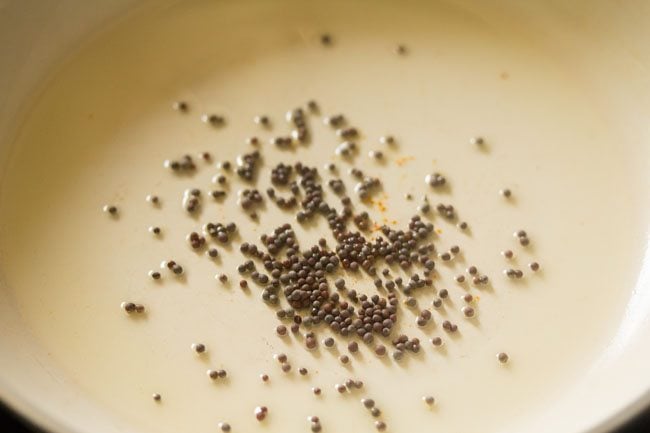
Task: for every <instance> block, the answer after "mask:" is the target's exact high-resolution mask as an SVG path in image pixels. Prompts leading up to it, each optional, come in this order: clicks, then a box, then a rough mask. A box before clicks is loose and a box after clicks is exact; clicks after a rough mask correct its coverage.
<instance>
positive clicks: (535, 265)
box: [528, 262, 539, 272]
mask: <svg viewBox="0 0 650 433" xmlns="http://www.w3.org/2000/svg"><path fill="white" fill-rule="evenodd" d="M528 267H529V268H530V270H531V271H533V272H537V271H538V270H539V263H537V262H532V263H529V264H528Z"/></svg>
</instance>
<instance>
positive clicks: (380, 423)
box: [375, 421, 386, 431]
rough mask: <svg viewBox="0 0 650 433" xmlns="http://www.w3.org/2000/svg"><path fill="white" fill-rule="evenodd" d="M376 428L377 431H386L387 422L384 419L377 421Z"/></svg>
mask: <svg viewBox="0 0 650 433" xmlns="http://www.w3.org/2000/svg"><path fill="white" fill-rule="evenodd" d="M375 428H376V429H377V431H384V430H386V423H385V422H383V421H375Z"/></svg>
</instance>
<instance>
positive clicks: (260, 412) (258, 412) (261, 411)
mask: <svg viewBox="0 0 650 433" xmlns="http://www.w3.org/2000/svg"><path fill="white" fill-rule="evenodd" d="M267 412H268V409H267V408H266V406H257V407H256V408H255V411H254V413H255V418H256V419H257V420H258V421H264V418H266V414H267Z"/></svg>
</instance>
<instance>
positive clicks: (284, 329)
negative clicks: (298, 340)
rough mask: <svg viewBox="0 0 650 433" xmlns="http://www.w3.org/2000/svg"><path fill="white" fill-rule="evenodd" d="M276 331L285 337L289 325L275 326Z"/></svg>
mask: <svg viewBox="0 0 650 433" xmlns="http://www.w3.org/2000/svg"><path fill="white" fill-rule="evenodd" d="M275 332H276V333H277V334H278V335H279V336H281V337H283V336H285V335H287V327H286V326H284V325H278V326H277V328H275Z"/></svg>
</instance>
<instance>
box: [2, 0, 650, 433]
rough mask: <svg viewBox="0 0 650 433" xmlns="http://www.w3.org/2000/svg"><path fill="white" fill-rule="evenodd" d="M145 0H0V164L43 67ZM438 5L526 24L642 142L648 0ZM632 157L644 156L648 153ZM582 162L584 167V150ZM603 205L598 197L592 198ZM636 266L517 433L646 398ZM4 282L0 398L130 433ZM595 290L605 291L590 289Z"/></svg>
mask: <svg viewBox="0 0 650 433" xmlns="http://www.w3.org/2000/svg"><path fill="white" fill-rule="evenodd" d="M144 3H146V2H140V1H137V0H102V1H92V2H90V1H81V0H50V1H39V0H0V162H1V163H0V168H1V167H4V161H6V160H7V158H8V157H9V156H10V146H9V144H10V143H11V142H12V140H13V137H14V135H15V133H16V128H17V125H19V123H20V120H21V118H22V116H23V115H24V113H25V110H27V109H28V108H29V104H27V103H25V101H28V100H30V99H31V98H33V97H34V95H37V94H38V93H39V92H40V91H41V90H42V89H43V86H44V79H45V77H46V76H47V75H48V73H49V72H50V71H51V70H52V69H53V68H56V67H57V66H58V65H60V64H61V62H62V61H63V60H64V59H66V58H67V56H69V55H70V54H71V53H73V52H74V51H75V50H76V49H78V48H79V47H81V46H83V42H84V41H85V40H86V39H87V38H89V37H90V36H92V35H94V34H96V33H97V32H98V31H99V30H101V29H102V28H103V27H104V26H106V25H108V24H109V23H111V22H113V21H115V20H117V19H119V18H120V17H122V16H123V15H124V14H126V13H128V12H130V11H132V10H133V9H135V8H140V7H143V5H144ZM152 3H155V2H152ZM449 3H453V4H456V6H459V7H462V8H465V9H467V10H468V11H471V13H472V14H475V16H478V17H481V19H485V20H487V21H490V22H492V23H494V24H495V25H498V24H499V23H504V24H505V23H507V24H508V25H510V26H514V27H516V28H521V29H522V32H523V33H525V32H529V33H535V34H536V35H537V36H538V37H539V38H540V40H543V41H544V42H545V43H546V45H547V47H554V50H555V52H556V53H557V56H558V58H562V59H563V61H564V62H565V63H566V64H567V65H568V67H569V68H572V69H573V70H574V71H578V72H577V73H578V74H579V75H581V76H582V77H584V82H585V83H588V84H589V86H590V87H591V88H592V89H597V92H595V94H594V95H593V97H594V101H597V103H600V104H606V105H607V107H608V109H607V112H608V115H609V116H610V120H611V121H612V122H615V123H616V124H617V125H618V126H619V127H620V130H622V131H624V135H625V136H624V137H623V141H624V142H622V143H621V148H622V149H623V148H624V149H627V150H626V151H629V149H634V147H635V146H637V147H639V148H647V147H648V146H649V145H650V2H648V1H645V0H623V1H614V0H576V1H560V0H527V1H519V0H490V1H480V0H476V1H472V0H449ZM396 4H399V2H396ZM250 13H252V14H253V13H255V9H254V8H251V10H250ZM639 155H641V156H642V157H645V156H647V153H646V152H645V151H644V152H641V153H639ZM584 164H589V159H588V155H586V156H585V159H584ZM639 164H641V165H642V166H643V167H645V168H644V169H643V170H645V173H646V179H645V182H646V184H645V186H644V190H646V191H647V190H648V188H647V186H648V183H647V182H648V179H650V176H647V173H650V160H642V161H639ZM603 175H606V174H603ZM0 176H1V175H0ZM630 199H631V200H636V201H638V202H639V208H640V211H639V212H646V211H645V210H641V209H646V207H647V206H646V205H647V203H648V197H647V196H644V197H630ZM606 205H607V203H606V197H604V198H603V206H606ZM643 206H645V207H643ZM642 207H643V208H642ZM645 215H647V212H646V213H645ZM0 224H4V223H3V222H2V221H0ZM613 234H615V228H612V227H609V228H606V227H604V228H603V233H601V234H598V235H597V236H600V235H602V236H603V241H604V242H605V239H606V238H607V236H610V235H613ZM644 236H647V232H646V234H645V235H644ZM0 242H1V240H0ZM646 242H647V238H646V240H644V243H646ZM603 249H604V250H603V251H594V254H616V251H607V248H606V245H604V246H603ZM55 253H56V252H55V251H53V254H55ZM639 263H642V265H640V267H637V268H635V269H637V270H638V277H637V278H636V284H635V285H634V286H633V287H629V290H627V292H626V293H627V296H628V298H627V306H626V309H625V313H624V315H623V317H622V319H621V320H620V322H618V323H611V327H612V328H613V329H616V331H615V333H614V336H613V337H612V338H611V340H610V341H609V342H608V344H607V345H606V347H604V348H602V350H601V353H600V354H599V356H597V357H595V358H594V359H593V360H592V361H591V362H588V363H586V364H585V365H584V366H583V369H582V373H581V374H580V377H579V378H578V380H575V381H572V382H571V385H570V386H567V387H566V389H563V390H561V392H559V394H558V395H557V397H556V398H555V399H554V400H553V402H552V403H548V404H547V405H546V407H545V409H544V410H543V411H542V412H540V413H537V414H536V415H535V416H534V417H532V416H531V419H530V422H529V425H528V426H526V427H525V428H524V430H525V431H528V432H537V431H540V432H541V431H544V432H557V433H559V432H565V433H604V432H611V431H614V430H615V429H616V428H617V426H620V425H621V424H622V423H624V422H626V421H628V420H630V419H632V418H633V417H634V416H635V415H637V414H638V413H639V412H640V411H642V410H643V409H645V408H647V407H650V368H648V365H650V344H649V342H650V258H649V257H648V256H647V255H646V257H644V258H643V259H641V258H639ZM594 272H598V270H594ZM4 289H5V283H4V282H3V281H2V280H0V400H1V401H2V402H3V403H5V404H6V405H8V406H9V407H10V408H11V409H13V410H15V411H16V412H17V413H18V414H20V415H22V416H24V417H25V418H27V419H28V420H30V421H32V422H33V423H35V424H36V425H38V426H39V427H42V428H43V429H45V430H46V431H48V432H52V433H91V432H92V433H117V432H126V431H134V432H135V431H139V430H137V429H135V428H133V427H132V426H129V425H127V424H124V423H123V422H121V421H120V422H118V421H116V419H117V418H116V414H114V413H112V412H111V411H110V410H108V409H106V408H105V407H104V406H102V405H101V404H98V403H96V402H95V400H93V399H89V398H87V395H86V391H85V390H84V389H83V388H82V387H79V386H78V384H77V383H76V381H75V379H74V377H73V376H70V375H69V374H68V373H66V372H65V370H62V369H60V368H59V367H58V366H57V365H56V363H55V362H53V361H52V358H51V356H50V354H49V353H48V350H47V349H46V348H45V347H43V346H42V345H41V344H40V343H39V341H38V340H37V339H36V338H34V337H33V336H32V334H31V330H30V327H29V325H28V324H26V322H25V319H24V318H23V317H21V314H20V312H19V311H18V309H17V308H15V305H14V303H13V300H12V297H11V296H10V295H9V291H7V290H4ZM594 296H608V294H607V293H594ZM52 320H56V318H52ZM603 320H609V319H608V318H603ZM551 322H552V321H551ZM549 326H553V323H549ZM571 343H572V342H567V344H571ZM79 356H80V357H83V354H81V353H80V354H79ZM551 356H554V355H551ZM540 374H543V373H540ZM531 392H535V391H534V390H531ZM188 427H189V428H188V430H192V428H191V426H188ZM524 430H520V431H524ZM215 431H216V426H215Z"/></svg>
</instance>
